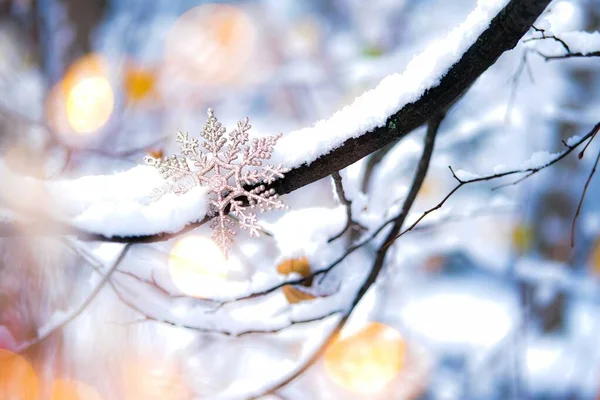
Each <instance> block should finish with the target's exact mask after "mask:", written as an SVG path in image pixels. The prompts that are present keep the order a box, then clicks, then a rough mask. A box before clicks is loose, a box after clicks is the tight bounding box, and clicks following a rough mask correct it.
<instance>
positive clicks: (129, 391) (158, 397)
mask: <svg viewBox="0 0 600 400" xmlns="http://www.w3.org/2000/svg"><path fill="white" fill-rule="evenodd" d="M123 379H124V381H123V383H124V390H125V391H124V393H123V399H124V400H139V399H144V400H163V399H169V400H184V399H190V398H192V397H193V393H192V392H191V390H190V388H189V387H188V386H187V385H186V384H185V382H184V381H183V379H182V378H181V374H180V373H179V371H178V369H177V368H176V367H175V366H173V365H171V364H169V363H167V364H165V363H164V361H162V360H161V361H156V360H149V359H147V360H144V362H138V363H134V362H126V363H125V364H124V366H123Z"/></svg>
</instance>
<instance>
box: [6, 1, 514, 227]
mask: <svg viewBox="0 0 600 400" xmlns="http://www.w3.org/2000/svg"><path fill="white" fill-rule="evenodd" d="M506 2H507V0H486V1H479V3H478V5H477V7H476V8H475V9H474V10H473V11H472V12H471V13H470V14H469V15H468V16H467V18H466V20H465V21H464V22H463V23H462V24H461V25H459V26H458V27H457V28H455V29H454V30H453V31H451V32H450V33H449V34H448V35H447V36H446V38H444V39H442V40H439V41H436V42H434V43H432V44H431V45H429V46H428V47H427V48H426V49H425V50H424V51H423V52H422V53H421V54H419V55H417V56H416V57H414V58H413V59H412V61H411V62H410V63H409V64H408V65H407V67H406V69H405V71H404V72H403V73H401V74H392V75H389V76H388V77H386V78H384V79H383V80H382V81H381V82H380V84H379V85H378V86H377V87H376V88H375V89H373V90H370V91H367V92H366V93H364V94H363V95H362V96H360V97H358V98H356V99H355V100H354V102H353V103H352V104H351V105H349V106H347V107H345V108H343V109H342V110H340V111H338V112H337V113H335V114H334V115H333V116H331V118H329V119H328V120H323V121H320V122H318V123H317V124H315V125H314V126H313V127H310V128H304V129H300V130H297V131H294V132H290V133H288V134H287V135H285V136H284V137H283V138H282V139H280V141H279V143H278V144H277V146H276V148H275V154H274V157H273V158H275V159H278V160H275V161H276V163H278V162H282V163H283V164H284V165H286V166H288V167H294V166H299V165H302V164H305V163H308V164H310V163H311V162H312V161H314V160H315V159H317V158H318V157H320V156H322V155H325V154H327V153H329V152H330V151H332V150H333V149H335V148H337V147H338V146H340V145H341V144H342V143H344V142H345V141H346V140H348V139H350V138H354V137H358V136H360V135H362V134H364V133H365V132H367V131H370V130H372V129H374V128H376V127H379V126H382V125H383V124H385V122H386V120H387V118H388V117H389V116H390V115H392V114H393V113H395V112H396V111H398V110H399V109H401V108H402V107H403V106H405V105H406V104H409V103H411V102H414V101H416V100H417V99H418V98H419V97H420V96H422V94H423V93H424V92H425V91H426V90H427V89H429V88H431V87H433V86H435V85H437V84H438V83H439V81H440V79H441V77H443V76H444V74H445V73H446V72H447V71H448V70H449V68H450V67H451V66H452V65H453V64H454V63H456V62H457V61H458V60H459V59H460V57H461V56H462V54H463V53H464V52H465V51H466V50H467V49H468V48H469V47H470V46H471V45H472V44H473V43H474V42H475V40H476V39H477V37H478V36H479V35H480V34H481V33H482V32H483V31H484V30H485V29H486V28H487V27H488V25H489V22H490V20H491V19H492V18H493V17H494V16H495V15H496V14H497V13H498V12H499V11H500V10H501V9H502V7H504V5H505V4H506ZM0 172H4V174H3V175H7V176H10V177H12V178H14V179H13V180H18V178H17V177H16V176H14V174H12V173H10V172H9V171H8V170H7V169H6V168H5V167H4V166H3V165H2V166H0ZM27 181H28V182H27V185H38V184H39V182H34V181H32V180H31V179H27ZM162 183H163V182H162V178H161V177H160V176H159V174H158V172H157V171H155V170H154V169H153V168H150V167H147V166H138V167H135V168H133V169H132V170H130V171H127V172H122V173H118V174H113V175H101V176H88V177H83V178H79V179H75V180H70V181H69V180H65V181H56V182H44V183H43V184H42V185H43V187H44V188H45V189H46V190H47V192H48V194H49V196H50V201H51V202H53V203H56V205H57V206H58V208H59V209H60V210H62V212H63V213H64V214H65V215H64V217H63V218H64V220H66V221H69V222H70V223H72V224H73V225H75V226H76V227H78V228H81V229H84V230H89V231H93V232H96V233H100V234H103V235H106V236H115V235H146V234H155V233H160V232H175V231H178V230H180V229H181V228H183V227H184V226H185V225H186V224H188V223H190V222H193V221H197V220H199V219H201V218H203V217H204V215H205V213H206V210H207V206H206V191H205V189H203V188H198V189H195V190H193V191H191V192H189V193H186V194H184V195H182V196H175V195H168V196H164V198H161V199H160V200H158V201H157V202H154V203H152V202H149V201H148V197H149V196H150V194H151V191H152V189H154V188H156V187H157V186H159V185H161V184H162ZM27 185H26V186H27ZM17 186H20V185H17Z"/></svg>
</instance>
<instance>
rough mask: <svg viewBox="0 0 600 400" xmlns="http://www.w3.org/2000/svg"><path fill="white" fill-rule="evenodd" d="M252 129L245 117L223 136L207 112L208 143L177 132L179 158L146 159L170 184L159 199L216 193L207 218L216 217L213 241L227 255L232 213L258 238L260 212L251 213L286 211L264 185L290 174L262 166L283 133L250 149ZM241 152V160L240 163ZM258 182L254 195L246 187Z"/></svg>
mask: <svg viewBox="0 0 600 400" xmlns="http://www.w3.org/2000/svg"><path fill="white" fill-rule="evenodd" d="M250 128H251V126H250V124H249V123H248V118H245V119H244V120H242V121H239V122H238V123H237V128H236V129H234V130H233V131H231V132H230V133H229V135H228V137H225V133H226V130H225V127H223V126H222V125H221V123H220V122H219V121H218V120H217V118H216V117H215V115H214V111H213V110H212V109H211V108H209V109H208V120H207V121H206V124H205V125H204V128H203V129H202V132H201V134H200V136H201V137H202V138H203V139H204V141H202V142H200V141H199V140H198V139H197V138H190V137H189V136H188V134H187V133H186V132H178V133H177V138H176V141H177V143H179V148H180V152H181V155H179V156H177V155H172V156H171V157H167V158H154V157H150V156H148V157H145V161H146V163H147V164H149V165H152V166H154V167H156V168H157V169H158V170H159V171H160V173H161V174H162V176H163V178H165V179H167V180H168V183H167V184H165V185H163V186H162V187H161V188H160V189H158V190H157V191H156V192H155V195H154V198H155V199H157V198H160V197H161V196H162V195H163V194H165V193H169V192H173V193H176V194H183V193H186V192H188V191H190V190H191V189H192V188H194V187H197V186H206V187H208V189H209V193H210V194H212V198H211V199H209V204H210V209H209V214H210V215H211V216H213V217H215V218H214V219H213V220H212V222H211V228H212V229H213V240H214V241H215V242H216V243H217V244H218V246H219V247H220V248H221V250H222V251H223V253H224V254H225V255H227V251H228V249H229V247H230V245H231V243H232V242H233V237H234V236H235V235H236V232H235V231H234V230H233V227H234V225H235V221H234V220H233V219H232V218H230V217H229V216H228V214H229V213H231V214H233V216H235V217H236V220H237V222H238V225H239V227H240V228H242V229H244V230H248V231H249V233H250V236H259V235H260V234H259V231H260V229H261V228H260V225H259V224H258V220H257V218H256V213H254V212H253V211H251V210H253V209H254V208H257V207H258V209H259V210H260V212H265V211H269V210H273V209H282V208H285V205H284V204H283V202H282V201H281V199H279V197H278V195H277V194H276V193H275V190H274V189H269V190H267V189H266V188H265V186H264V185H262V183H264V184H267V185H268V184H270V183H272V182H274V181H275V180H276V179H278V178H283V174H284V173H286V172H288V171H289V169H288V168H286V167H284V166H283V165H281V164H279V165H271V164H266V165H263V161H264V160H267V159H269V158H271V154H272V152H273V146H275V144H276V143H277V140H278V139H279V138H280V137H281V134H277V135H275V136H269V137H263V138H259V139H254V140H252V142H251V143H250V144H249V145H247V143H248V142H250V138H249V135H248V131H249V130H250ZM200 147H202V148H203V149H204V150H205V151H202V150H201V149H200ZM240 153H242V160H241V161H239V162H236V160H237V159H238V156H239V155H240ZM246 167H248V168H246ZM251 167H261V168H260V169H256V168H251ZM257 183H261V185H259V186H256V187H254V188H253V189H250V190H246V189H245V188H244V185H252V184H257Z"/></svg>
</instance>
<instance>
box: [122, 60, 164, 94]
mask: <svg viewBox="0 0 600 400" xmlns="http://www.w3.org/2000/svg"><path fill="white" fill-rule="evenodd" d="M123 83H124V87H125V93H126V94H127V100H128V102H129V103H130V104H137V103H139V102H141V101H143V100H145V99H149V98H155V97H156V95H157V92H156V74H155V73H154V72H153V71H151V70H149V69H145V68H142V67H140V66H137V65H135V64H133V63H129V64H128V65H127V67H126V69H125V77H124V82H123Z"/></svg>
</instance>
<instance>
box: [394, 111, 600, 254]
mask: <svg viewBox="0 0 600 400" xmlns="http://www.w3.org/2000/svg"><path fill="white" fill-rule="evenodd" d="M598 131H600V122H599V123H597V124H596V125H595V126H594V127H593V128H592V130H591V131H589V132H588V133H587V134H586V135H585V136H583V137H582V138H581V139H579V140H578V141H577V142H576V143H575V144H573V145H571V146H569V145H568V144H567V143H566V142H563V144H564V145H565V146H566V147H567V150H565V151H563V152H562V153H559V154H558V155H556V156H555V157H554V158H553V159H552V160H550V161H548V162H546V163H545V164H542V165H540V166H538V167H531V168H523V169H515V170H511V171H507V172H502V173H498V174H493V175H486V176H482V177H478V178H473V179H467V180H462V179H460V178H459V177H458V176H456V173H455V172H454V170H453V169H452V167H448V168H450V172H451V173H452V176H453V177H454V179H456V181H457V182H458V184H457V185H456V186H455V187H454V189H452V190H451V191H450V193H448V194H447V195H446V197H444V198H443V199H442V200H441V201H440V202H439V203H438V204H436V205H435V206H433V207H431V208H430V209H428V210H426V211H425V212H423V214H421V216H419V218H417V220H416V221H415V222H413V223H412V224H411V225H410V226H409V227H408V228H406V229H405V230H403V231H402V232H401V233H399V234H398V235H396V236H395V237H394V238H393V239H392V240H390V241H389V242H388V243H387V244H386V247H387V246H390V245H391V244H392V243H393V242H394V241H395V240H396V239H398V238H399V237H401V236H403V235H404V234H406V233H407V232H410V231H411V230H413V229H414V228H415V227H416V226H417V224H419V222H421V221H422V220H423V219H424V218H425V217H427V215H429V214H431V213H432V212H434V211H435V210H438V209H440V208H441V207H442V206H443V205H444V204H445V203H446V201H448V199H449V198H450V197H452V195H453V194H454V193H456V192H457V191H458V190H459V189H460V188H462V187H463V186H465V185H468V184H471V183H477V182H485V181H491V180H494V179H499V178H503V177H506V176H511V175H518V174H525V175H524V176H522V177H521V178H519V179H517V180H515V181H513V182H511V183H508V184H505V185H501V186H498V187H496V188H494V189H498V188H501V187H505V186H511V185H516V184H518V183H520V182H522V181H524V180H525V179H527V178H529V177H531V176H532V175H535V174H536V173H538V172H539V171H541V170H543V169H545V168H548V167H549V166H551V165H554V164H556V163H557V162H559V161H560V160H562V159H563V158H565V157H566V156H568V155H569V154H571V153H572V152H573V151H574V150H575V149H576V148H577V147H578V146H580V145H581V144H582V143H584V142H586V141H587V140H589V142H588V143H587V144H586V146H585V147H584V148H583V150H582V151H581V152H580V153H579V154H578V158H580V159H581V158H583V155H584V153H585V150H586V149H587V147H588V146H589V143H590V142H591V141H592V140H593V139H594V137H595V136H596V134H597V133H598ZM597 162H598V160H597V161H596V164H597ZM596 164H595V165H596ZM594 171H595V166H594V169H593V170H592V173H591V174H590V177H589V178H588V182H587V183H586V186H585V190H587V186H588V184H589V181H590V180H591V177H592V176H593V173H594ZM585 190H584V193H583V196H585ZM582 202H583V197H582V200H581V202H580V207H581V203H582ZM580 207H579V208H580ZM578 214H579V210H578V213H577V215H578ZM574 224H575V221H574ZM573 230H574V229H573Z"/></svg>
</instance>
